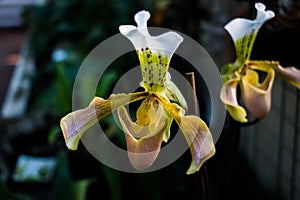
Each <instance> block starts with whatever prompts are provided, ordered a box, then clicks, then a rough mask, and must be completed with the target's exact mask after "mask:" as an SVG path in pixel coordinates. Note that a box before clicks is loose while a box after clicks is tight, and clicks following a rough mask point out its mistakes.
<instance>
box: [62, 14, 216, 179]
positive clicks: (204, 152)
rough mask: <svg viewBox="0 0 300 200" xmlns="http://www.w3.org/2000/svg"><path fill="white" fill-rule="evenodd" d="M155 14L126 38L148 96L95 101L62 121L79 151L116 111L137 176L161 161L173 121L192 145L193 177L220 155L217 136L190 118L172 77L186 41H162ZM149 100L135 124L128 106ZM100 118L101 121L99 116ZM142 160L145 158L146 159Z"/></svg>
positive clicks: (140, 19) (171, 35)
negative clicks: (155, 32) (151, 22)
mask: <svg viewBox="0 0 300 200" xmlns="http://www.w3.org/2000/svg"><path fill="white" fill-rule="evenodd" d="M149 18H150V13H149V12H147V11H140V12H138V13H137V14H136V15H135V17H134V19H135V21H136V23H137V27H136V26H132V25H122V26H120V27H119V30H120V32H121V34H123V35H124V36H125V37H127V38H128V39H129V40H130V41H131V43H132V44H133V45H134V47H135V49H136V52H137V55H138V59H139V61H140V67H141V72H142V81H141V84H140V85H141V86H142V87H143V88H144V91H143V92H135V93H129V94H112V95H111V96H110V97H109V98H108V99H106V100H105V99H103V98H100V97H95V98H94V99H93V100H92V102H91V103H90V105H89V106H88V107H86V108H83V109H81V110H76V111H74V112H71V113H69V114H68V115H66V116H65V117H63V118H62V119H61V123H60V126H61V129H62V132H63V135H64V138H65V142H66V145H67V147H68V148H69V149H71V150H76V149H77V146H78V143H79V140H80V138H81V137H82V135H83V134H84V133H85V132H86V130H87V129H88V128H90V127H91V126H92V125H94V124H95V123H97V122H98V121H99V120H101V119H103V118H104V117H106V116H107V115H109V114H111V112H113V111H117V115H118V118H119V121H120V124H121V126H122V129H123V132H124V135H125V139H126V143H127V152H128V157H129V160H130V162H131V164H132V166H133V167H135V168H136V169H137V170H144V169H146V168H148V167H150V166H151V165H152V164H153V162H154V161H155V159H156V158H157V156H158V153H159V151H160V148H161V143H162V142H163V141H164V142H167V141H168V139H169V137H170V127H171V123H172V121H173V119H174V120H175V121H176V123H177V124H178V126H179V128H180V129H181V131H182V133H183V135H184V136H185V138H186V140H187V143H188V144H189V147H190V151H191V155H192V162H191V165H190V167H189V169H188V171H187V174H192V173H195V172H197V171H198V170H199V169H200V167H201V166H202V164H203V163H204V162H205V161H206V160H207V159H209V158H210V157H212V156H213V155H214V153H215V146H214V142H213V138H212V135H211V133H210V131H209V129H208V127H207V125H206V124H205V122H204V121H202V120H201V119H200V118H199V117H198V116H194V115H188V116H185V109H186V102H185V99H184V98H183V96H182V94H181V92H180V90H179V89H178V88H177V87H176V85H175V84H174V83H173V82H172V81H171V76H170V74H169V73H168V67H169V63H170V59H171V57H172V55H173V54H174V52H175V50H176V49H177V47H178V46H179V45H180V43H181V42H182V41H183V38H182V37H181V36H180V35H179V34H178V33H175V32H172V31H171V32H167V33H164V34H162V35H159V36H151V35H150V34H149V33H148V29H147V21H148V19H149ZM138 100H143V101H142V103H141V104H140V106H139V108H138V109H137V111H136V121H135V122H133V121H132V119H131V117H130V116H129V114H128V112H127V110H126V108H125V107H124V105H126V104H129V103H132V102H134V101H138ZM94 115H96V116H97V118H96V119H95V118H94V117H93V116H94ZM141 155H142V156H141Z"/></svg>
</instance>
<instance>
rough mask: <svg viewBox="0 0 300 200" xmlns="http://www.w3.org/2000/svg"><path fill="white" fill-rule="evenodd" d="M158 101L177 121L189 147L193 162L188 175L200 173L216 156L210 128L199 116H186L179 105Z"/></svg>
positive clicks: (162, 100)
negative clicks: (202, 167) (205, 164)
mask: <svg viewBox="0 0 300 200" xmlns="http://www.w3.org/2000/svg"><path fill="white" fill-rule="evenodd" d="M158 99H159V100H160V102H161V103H162V104H163V106H164V108H165V109H166V110H167V111H168V112H169V113H170V115H171V116H172V117H173V118H174V119H175V121H176V122H177V124H178V126H179V127H180V129H181V131H182V133H183V135H184V137H185V139H186V140H187V143H188V145H189V148H190V151H191V154H192V162H191V165H190V167H189V169H188V171H187V174H192V173H195V172H197V171H199V169H200V168H201V166H202V165H203V163H204V162H205V161H206V160H208V159H209V158H211V157H212V156H213V155H214V154H215V146H214V142H213V138H212V135H211V133H210V131H209V129H208V127H207V126H206V124H205V122H204V121H202V120H201V119H200V118H199V117H197V116H194V115H188V116H184V110H183V109H182V108H181V107H180V106H178V105H177V104H175V103H168V102H167V101H165V100H164V99H162V98H159V97H158Z"/></svg>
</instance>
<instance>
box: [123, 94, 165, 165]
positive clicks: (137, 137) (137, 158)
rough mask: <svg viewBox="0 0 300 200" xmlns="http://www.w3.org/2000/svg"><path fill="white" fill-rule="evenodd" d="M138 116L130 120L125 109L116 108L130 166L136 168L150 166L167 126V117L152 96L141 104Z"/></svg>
mask: <svg viewBox="0 0 300 200" xmlns="http://www.w3.org/2000/svg"><path fill="white" fill-rule="evenodd" d="M154 104H155V105H154ZM141 107H142V108H141V109H140V112H142V111H143V112H144V114H141V113H139V114H137V117H138V118H139V119H138V121H137V122H136V123H134V122H132V120H131V118H130V117H129V115H128V113H127V111H126V109H125V108H124V107H123V106H122V107H120V108H119V109H118V116H119V120H120V123H121V125H122V128H123V131H124V134H125V138H126V144H127V153H128V157H129V160H130V163H131V164H132V166H133V167H134V168H135V169H137V170H144V169H146V168H148V167H150V166H151V165H152V164H153V162H154V161H155V159H156V158H157V156H158V153H159V151H160V148H161V143H162V141H163V137H164V133H165V131H167V130H166V128H167V127H168V122H169V120H168V117H167V115H165V113H164V112H165V111H164V109H163V107H162V105H160V104H159V103H158V102H157V101H156V100H155V99H154V98H151V97H150V98H149V97H148V98H147V99H145V100H144V102H143V103H142V105H141Z"/></svg>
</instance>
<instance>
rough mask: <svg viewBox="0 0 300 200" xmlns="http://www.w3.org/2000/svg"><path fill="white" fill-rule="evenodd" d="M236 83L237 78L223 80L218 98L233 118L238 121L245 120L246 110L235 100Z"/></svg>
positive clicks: (237, 81)
mask: <svg viewBox="0 0 300 200" xmlns="http://www.w3.org/2000/svg"><path fill="white" fill-rule="evenodd" d="M238 83H239V79H231V80H229V81H227V82H225V83H224V85H223V87H222V89H221V93H220V98H221V100H222V101H223V102H224V103H225V105H226V110H227V111H228V112H229V114H230V115H231V116H232V118H233V119H235V120H237V121H239V122H247V118H246V116H247V112H246V111H245V109H244V108H243V107H241V106H240V105H239V104H238V101H237V96H236V95H237V86H238Z"/></svg>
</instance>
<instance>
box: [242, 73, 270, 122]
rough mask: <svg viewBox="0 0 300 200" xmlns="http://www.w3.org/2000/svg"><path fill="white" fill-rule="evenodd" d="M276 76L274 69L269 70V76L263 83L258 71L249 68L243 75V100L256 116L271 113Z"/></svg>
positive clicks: (260, 116)
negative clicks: (272, 92) (260, 80)
mask: <svg viewBox="0 0 300 200" xmlns="http://www.w3.org/2000/svg"><path fill="white" fill-rule="evenodd" d="M274 78H275V72H274V70H273V69H269V70H268V74H267V77H266V78H265V79H264V81H263V82H262V83H259V78H258V74H257V72H256V71H254V70H251V69H248V70H247V71H246V74H245V75H244V76H243V77H242V80H241V88H242V95H243V100H244V102H245V104H246V107H247V108H248V110H249V111H250V113H251V114H252V115H253V116H254V117H257V118H264V117H265V116H266V115H267V114H268V113H269V111H270V109H271V91H272V86H273V82H274Z"/></svg>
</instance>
